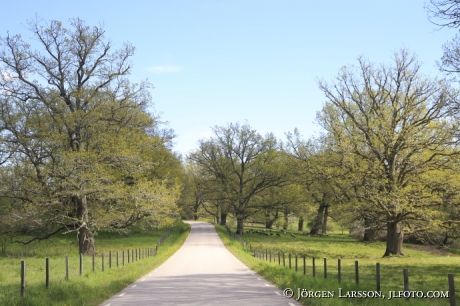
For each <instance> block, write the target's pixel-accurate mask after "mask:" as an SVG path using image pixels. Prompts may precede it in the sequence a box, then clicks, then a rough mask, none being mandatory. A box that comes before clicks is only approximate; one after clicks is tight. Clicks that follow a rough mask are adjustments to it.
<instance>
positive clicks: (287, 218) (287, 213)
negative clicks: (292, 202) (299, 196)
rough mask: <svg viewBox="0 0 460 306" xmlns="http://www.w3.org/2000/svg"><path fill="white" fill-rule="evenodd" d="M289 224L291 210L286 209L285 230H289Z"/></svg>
mask: <svg viewBox="0 0 460 306" xmlns="http://www.w3.org/2000/svg"><path fill="white" fill-rule="evenodd" d="M288 225H289V211H288V210H284V223H283V230H287V229H288Z"/></svg>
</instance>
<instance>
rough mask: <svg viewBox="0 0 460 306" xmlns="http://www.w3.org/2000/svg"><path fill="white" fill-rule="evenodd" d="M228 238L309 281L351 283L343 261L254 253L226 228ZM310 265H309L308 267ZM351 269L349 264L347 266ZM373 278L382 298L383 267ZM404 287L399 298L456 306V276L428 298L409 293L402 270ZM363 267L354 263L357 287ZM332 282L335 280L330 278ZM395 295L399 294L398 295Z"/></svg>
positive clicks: (420, 293) (406, 274)
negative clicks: (435, 300)
mask: <svg viewBox="0 0 460 306" xmlns="http://www.w3.org/2000/svg"><path fill="white" fill-rule="evenodd" d="M226 229H227V232H228V234H229V235H230V236H231V237H232V238H233V239H235V240H237V241H239V242H240V243H241V245H242V246H243V248H244V249H245V250H246V251H247V252H251V254H252V255H253V256H254V257H255V258H257V259H259V260H264V261H268V262H272V263H275V264H278V265H279V266H283V267H286V268H287V269H293V270H294V271H295V272H297V273H302V274H303V275H305V276H306V277H309V276H311V277H320V276H322V277H324V278H325V279H327V278H331V276H332V277H333V278H336V280H337V281H338V282H339V283H340V282H342V281H349V279H350V276H351V275H350V273H347V274H346V275H347V278H346V279H344V273H343V272H344V271H343V267H344V265H343V263H344V262H343V261H342V259H340V258H339V259H337V262H336V264H331V261H330V260H329V261H328V259H327V258H323V259H322V263H319V262H318V261H320V262H321V259H319V260H318V259H317V258H315V257H307V255H297V254H291V253H285V252H282V251H273V250H268V249H265V250H260V249H255V248H254V249H253V248H252V246H251V245H250V244H248V243H246V242H245V241H244V240H243V238H242V237H241V236H239V235H237V234H235V233H232V232H231V230H230V228H229V227H228V226H226ZM309 262H310V263H309ZM347 266H349V264H348V265H347ZM330 270H334V273H331V271H330ZM374 271H375V272H374V274H373V278H374V281H375V291H374V292H375V294H382V293H381V292H382V290H381V286H382V273H381V267H380V263H376V264H375V270H374ZM401 272H402V274H401V276H402V287H401V288H404V289H403V290H402V291H401V293H399V294H401V296H400V297H403V298H406V299H407V300H408V299H409V298H413V297H424V298H426V297H428V298H448V299H449V303H450V306H455V305H456V298H455V286H454V274H452V273H449V274H447V284H448V286H447V288H446V289H447V290H445V291H441V290H436V291H435V290H433V291H430V292H431V293H430V294H431V296H427V293H428V292H424V291H414V290H410V287H409V269H408V268H403V269H402V271H401ZM360 273H361V271H360V266H359V261H358V260H355V261H354V263H353V273H352V274H353V278H354V283H355V284H356V285H358V286H359V285H360ZM331 279H332V278H331ZM367 280H368V279H366V285H369V284H368V283H367ZM395 293H396V292H395Z"/></svg>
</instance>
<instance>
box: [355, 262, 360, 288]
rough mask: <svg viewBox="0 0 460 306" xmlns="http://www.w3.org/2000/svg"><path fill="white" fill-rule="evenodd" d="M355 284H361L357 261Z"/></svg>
mask: <svg viewBox="0 0 460 306" xmlns="http://www.w3.org/2000/svg"><path fill="white" fill-rule="evenodd" d="M355 283H356V285H358V284H359V265H358V261H357V260H356V261H355Z"/></svg>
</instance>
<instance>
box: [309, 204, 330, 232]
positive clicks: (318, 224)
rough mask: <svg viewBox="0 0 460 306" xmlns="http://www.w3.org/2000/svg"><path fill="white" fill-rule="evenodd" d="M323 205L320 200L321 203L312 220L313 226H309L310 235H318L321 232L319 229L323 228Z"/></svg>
mask: <svg viewBox="0 0 460 306" xmlns="http://www.w3.org/2000/svg"><path fill="white" fill-rule="evenodd" d="M325 207H326V206H325V205H324V203H322V202H321V204H320V205H319V207H318V212H317V215H316V218H315V220H314V223H313V226H312V227H311V230H310V235H318V234H319V233H321V230H322V229H323V222H324V209H325Z"/></svg>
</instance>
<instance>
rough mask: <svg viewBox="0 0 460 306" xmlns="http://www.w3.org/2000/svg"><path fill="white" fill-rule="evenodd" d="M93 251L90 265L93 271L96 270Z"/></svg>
mask: <svg viewBox="0 0 460 306" xmlns="http://www.w3.org/2000/svg"><path fill="white" fill-rule="evenodd" d="M94 257H95V256H94V253H93V255H92V256H91V263H92V266H93V272H94V270H96V258H94Z"/></svg>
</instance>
